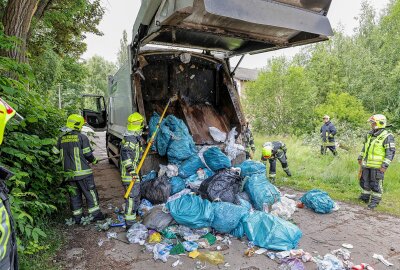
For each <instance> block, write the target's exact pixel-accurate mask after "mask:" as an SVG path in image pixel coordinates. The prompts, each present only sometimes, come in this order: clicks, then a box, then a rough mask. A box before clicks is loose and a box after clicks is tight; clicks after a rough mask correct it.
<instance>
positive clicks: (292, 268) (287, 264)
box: [279, 258, 306, 270]
mask: <svg viewBox="0 0 400 270" xmlns="http://www.w3.org/2000/svg"><path fill="white" fill-rule="evenodd" d="M279 270H306V268H305V266H304V264H303V262H302V261H301V260H299V259H298V258H290V259H285V260H283V262H282V264H281V265H280V266H279Z"/></svg>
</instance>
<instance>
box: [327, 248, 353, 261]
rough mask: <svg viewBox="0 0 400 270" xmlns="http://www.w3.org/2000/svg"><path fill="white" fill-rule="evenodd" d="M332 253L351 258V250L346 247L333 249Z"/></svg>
mask: <svg viewBox="0 0 400 270" xmlns="http://www.w3.org/2000/svg"><path fill="white" fill-rule="evenodd" d="M331 253H332V254H333V255H335V256H337V257H338V258H341V259H342V260H345V261H348V260H350V258H351V255H350V251H348V250H347V249H345V248H340V249H336V250H334V251H332V252H331Z"/></svg>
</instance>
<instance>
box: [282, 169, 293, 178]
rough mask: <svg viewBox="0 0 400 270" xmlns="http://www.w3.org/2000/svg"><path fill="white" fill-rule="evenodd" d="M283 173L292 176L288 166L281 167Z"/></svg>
mask: <svg viewBox="0 0 400 270" xmlns="http://www.w3.org/2000/svg"><path fill="white" fill-rule="evenodd" d="M283 170H284V171H285V173H286V174H287V176H288V177H291V176H292V173H291V172H290V170H289V168H286V169H283Z"/></svg>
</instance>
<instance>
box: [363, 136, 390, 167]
mask: <svg viewBox="0 0 400 270" xmlns="http://www.w3.org/2000/svg"><path fill="white" fill-rule="evenodd" d="M395 151H396V146H395V142H394V137H393V135H392V134H391V133H390V132H388V131H387V130H386V129H378V130H372V131H370V132H369V133H368V134H367V136H365V140H364V145H363V148H362V150H361V153H360V156H359V157H358V159H359V160H362V166H363V167H365V168H376V169H378V168H381V167H384V168H387V167H389V165H390V163H391V162H392V160H393V158H394V154H395Z"/></svg>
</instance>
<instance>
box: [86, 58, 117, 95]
mask: <svg viewBox="0 0 400 270" xmlns="http://www.w3.org/2000/svg"><path fill="white" fill-rule="evenodd" d="M85 68H86V72H87V76H86V79H85V83H84V86H85V93H89V94H99V95H104V96H106V97H107V96H108V76H109V75H113V74H114V73H115V72H116V70H117V68H116V65H115V64H114V63H112V62H109V61H107V60H105V59H104V58H103V57H101V56H98V55H95V56H93V57H91V58H90V59H88V60H87V61H86V63H85Z"/></svg>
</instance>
